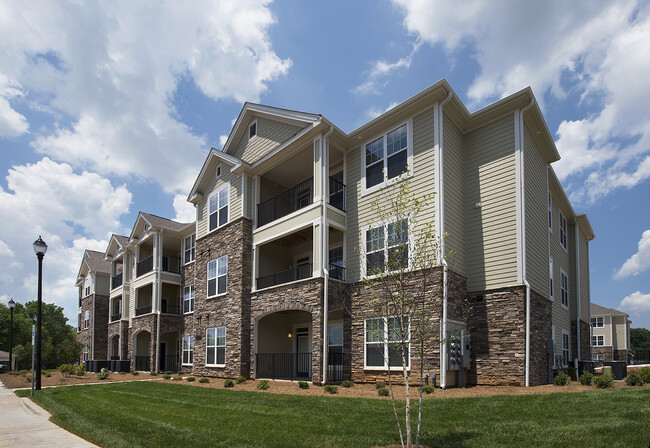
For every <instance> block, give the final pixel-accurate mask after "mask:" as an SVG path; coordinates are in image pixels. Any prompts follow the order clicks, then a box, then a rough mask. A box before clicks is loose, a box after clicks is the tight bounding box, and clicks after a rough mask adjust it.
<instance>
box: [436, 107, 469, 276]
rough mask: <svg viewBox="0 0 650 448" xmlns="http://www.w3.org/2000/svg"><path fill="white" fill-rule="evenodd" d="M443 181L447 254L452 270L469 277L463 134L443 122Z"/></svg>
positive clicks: (454, 126) (451, 123) (449, 121)
mask: <svg viewBox="0 0 650 448" xmlns="http://www.w3.org/2000/svg"><path fill="white" fill-rule="evenodd" d="M442 135H443V137H442V138H443V167H444V168H443V179H444V183H445V186H444V192H445V201H444V203H445V206H444V207H445V208H444V213H445V215H444V216H445V226H444V227H445V233H447V234H448V236H447V237H446V238H445V247H444V251H445V253H449V252H450V251H453V252H454V253H455V254H454V255H453V256H450V257H449V258H448V260H447V261H448V263H449V266H450V267H451V269H453V270H454V271H456V272H458V273H459V274H462V275H465V210H464V200H465V155H464V149H463V134H462V133H461V132H460V130H459V129H458V128H457V127H456V125H455V124H454V122H453V121H452V120H451V119H450V118H449V117H447V115H445V116H444V118H443V133H442Z"/></svg>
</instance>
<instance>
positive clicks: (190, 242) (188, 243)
mask: <svg viewBox="0 0 650 448" xmlns="http://www.w3.org/2000/svg"><path fill="white" fill-rule="evenodd" d="M195 251H196V235H190V236H188V237H187V238H185V251H184V252H185V257H184V260H185V264H187V263H189V262H190V261H194V257H195V256H196V252H195Z"/></svg>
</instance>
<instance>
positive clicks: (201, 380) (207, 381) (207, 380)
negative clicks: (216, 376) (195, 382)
mask: <svg viewBox="0 0 650 448" xmlns="http://www.w3.org/2000/svg"><path fill="white" fill-rule="evenodd" d="M209 382H210V380H209V379H207V378H201V379H200V380H199V383H201V384H204V383H209Z"/></svg>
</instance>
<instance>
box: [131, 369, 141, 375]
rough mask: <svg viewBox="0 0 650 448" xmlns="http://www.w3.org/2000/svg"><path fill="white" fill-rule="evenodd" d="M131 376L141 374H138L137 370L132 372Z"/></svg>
mask: <svg viewBox="0 0 650 448" xmlns="http://www.w3.org/2000/svg"><path fill="white" fill-rule="evenodd" d="M131 375H133V376H136V375H140V372H138V371H137V370H134V371H133V372H131Z"/></svg>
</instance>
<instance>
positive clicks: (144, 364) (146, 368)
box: [133, 356, 151, 372]
mask: <svg viewBox="0 0 650 448" xmlns="http://www.w3.org/2000/svg"><path fill="white" fill-rule="evenodd" d="M133 370H136V371H137V370H139V371H142V372H150V371H151V359H150V358H149V356H136V357H135V368H134V369H133Z"/></svg>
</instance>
